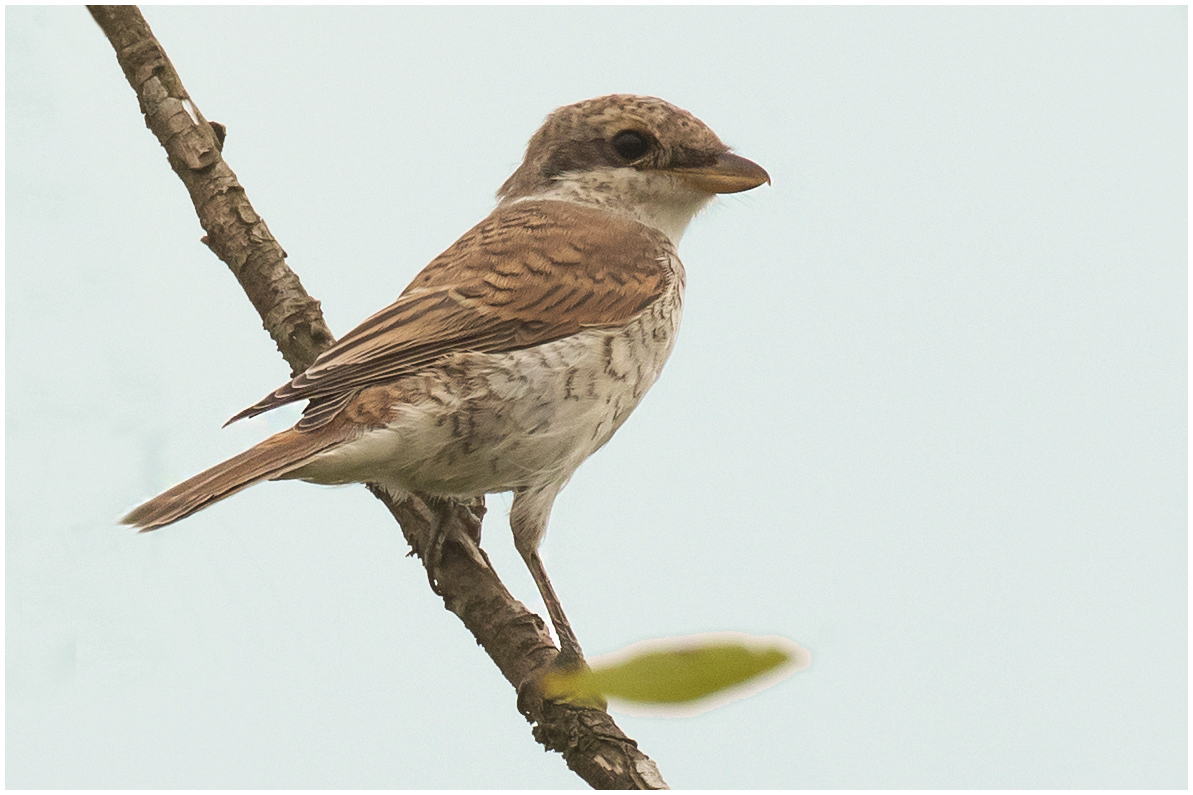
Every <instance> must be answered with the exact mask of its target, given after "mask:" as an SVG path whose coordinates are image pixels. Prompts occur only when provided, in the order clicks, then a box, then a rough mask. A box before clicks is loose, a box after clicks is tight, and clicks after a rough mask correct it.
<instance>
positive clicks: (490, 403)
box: [121, 94, 770, 660]
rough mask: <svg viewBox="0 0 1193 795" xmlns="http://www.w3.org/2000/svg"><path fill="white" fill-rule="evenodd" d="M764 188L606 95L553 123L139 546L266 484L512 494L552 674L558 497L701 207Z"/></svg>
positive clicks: (642, 338) (666, 121) (739, 163)
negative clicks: (491, 200)
mask: <svg viewBox="0 0 1193 795" xmlns="http://www.w3.org/2000/svg"><path fill="white" fill-rule="evenodd" d="M764 183H765V184H770V176H769V174H767V172H766V171H765V170H764V169H763V168H762V167H761V166H759V165H758V164H756V163H754V162H753V161H751V160H748V159H746V158H744V157H742V156H740V155H737V154H734V153H733V152H731V151H730V148H729V147H728V146H727V145H725V144H724V143H722V141H721V139H720V138H718V137H717V135H716V134H715V133H714V132H713V131H712V130H711V129H710V128H709V127H708V126H707V125H706V124H704V123H703V122H701V121H700V120H699V119H697V118H696V117H695V116H693V115H692V114H691V113H689V112H688V111H686V110H683V109H681V108H679V107H677V106H675V105H672V104H671V103H669V102H666V101H664V100H662V99H659V98H657V97H649V96H639V95H634V94H610V95H607V96H602V97H596V98H593V99H588V100H584V101H581V102H577V103H574V104H570V105H565V106H563V107H560V108H558V109H556V110H555V111H553V112H552V113H550V114H549V115H548V116H547V118H546V120H545V121H544V122H543V124H542V126H541V127H540V128H539V129H538V131H537V132H535V133H534V135H533V136H532V137H531V138H530V141H529V143H528V144H527V146H526V151H525V155H524V157H523V159H522V162H521V164H520V165H519V166H518V167H517V168H516V169H515V171H514V172H513V174H512V175H511V176H510V177H509V178H508V179H507V180H506V181H505V182H504V183H503V184H502V185H501V187H500V189H499V190H498V191H497V203H496V206H495V208H494V209H493V211H492V212H491V213H490V214H489V216H488V217H486V218H485V219H484V220H482V221H481V222H480V223H478V224H477V225H476V226H474V227H473V228H472V229H471V230H469V231H468V232H466V233H465V234H464V235H463V236H462V237H461V238H460V239H459V240H457V241H456V242H455V243H453V244H452V245H451V246H450V247H449V248H448V249H447V250H446V251H444V252H443V253H442V254H440V255H439V256H438V257H436V258H435V259H433V260H432V261H431V262H430V264H428V265H427V266H426V267H425V268H423V270H422V271H421V272H420V273H419V274H418V275H417V276H415V277H414V280H413V281H412V282H411V283H410V285H409V286H408V287H406V289H405V290H404V291H403V292H402V293H401V295H399V296H398V298H397V300H396V301H394V302H393V303H392V304H390V305H389V306H387V307H385V308H384V309H382V310H381V311H379V312H377V313H376V314H374V315H372V316H371V317H369V318H367V319H366V320H364V321H363V322H362V323H361V324H360V325H359V326H357V327H356V328H354V329H353V330H352V331H350V332H348V333H347V334H345V335H344V336H343V337H342V338H341V339H340V340H339V341H338V342H336V343H335V344H334V345H332V346H331V347H330V348H328V349H327V350H326V351H325V352H324V353H323V354H322V355H321V356H319V357H318V359H316V360H315V362H314V363H313V364H312V365H311V366H310V367H309V368H308V369H307V370H306V371H304V372H302V373H300V374H298V375H297V376H295V377H294V378H293V379H292V380H291V381H289V382H288V383H286V384H284V385H283V386H281V387H279V388H278V389H276V390H274V391H273V392H272V393H270V394H269V395H267V396H266V397H264V398H263V399H261V400H260V401H258V402H257V403H254V404H253V405H251V406H249V407H248V408H246V409H244V410H243V411H241V412H240V413H238V414H236V415H235V416H234V417H232V418H231V419H230V420H229V421H228V422H229V423H232V422H235V421H237V420H241V419H244V418H247V417H253V416H256V415H258V414H261V413H263V412H266V411H269V410H271V409H274V408H277V407H278V406H282V405H286V404H288V403H293V402H296V401H302V400H305V401H307V405H306V407H305V409H304V411H303V414H302V416H301V418H300V419H299V421H298V422H297V424H296V425H294V427H292V428H290V429H287V430H284V431H281V432H280V433H277V434H274V435H273V436H270V437H269V438H267V439H265V440H264V441H262V442H260V443H258V444H256V445H254V446H253V447H250V448H249V449H248V450H246V451H244V452H243V453H240V454H239V455H236V456H233V457H232V458H230V459H228V460H226V461H224V462H222V463H220V464H217V465H215V466H213V467H211V468H210V469H208V470H206V471H204V472H202V473H200V474H198V475H196V476H194V477H192V478H190V479H189V480H186V481H184V482H182V483H180V484H178V485H177V486H174V487H173V488H171V489H168V490H167V491H165V492H163V493H161V494H160V495H158V496H156V497H154V498H152V499H150V500H149V501H148V502H145V503H144V504H142V505H141V506H139V507H137V508H136V509H134V510H133V511H132V512H130V513H129V514H128V515H127V516H125V517H124V518H123V519H122V520H121V522H122V523H124V524H127V525H132V526H134V527H137V528H140V529H141V530H142V532H144V531H149V530H155V529H157V528H161V527H164V526H166V525H169V524H172V523H174V522H177V521H179V520H181V519H184V518H186V517H187V516H190V515H191V514H193V513H195V512H196V511H200V510H202V509H204V508H206V507H208V506H210V505H212V504H214V503H216V502H218V501H220V500H223V499H225V498H227V497H230V496H232V495H233V494H236V493H237V492H239V491H241V490H243V489H245V488H248V487H249V486H252V485H254V484H257V483H260V482H262V481H266V480H290V479H298V480H303V481H308V482H312V483H317V484H328V485H339V484H346V483H366V484H372V485H374V486H375V487H376V486H379V487H381V488H382V489H384V490H385V491H386V492H388V493H389V494H390V495H391V496H393V497H394V498H395V499H399V500H400V499H403V498H405V497H406V496H407V495H409V494H411V493H418V494H423V495H430V496H431V497H433V498H436V499H442V500H460V501H471V500H473V499H475V498H476V497H478V496H483V495H485V494H491V493H500V492H512V493H513V501H512V503H511V506H510V527H511V530H512V533H513V539H514V546H515V548H516V549H517V551H518V553H519V555H520V556H521V557H522V559H523V561H524V562H525V564H526V566H527V568H528V569H529V571H530V573H531V576H532V577H533V579H534V581H535V584H536V586H537V588H538V590H539V592H540V595H541V596H542V598H543V601H544V604H545V605H546V607H547V610H548V613H549V614H550V617H551V620H552V623H553V624H554V626H555V630H556V635H557V636H558V638H559V644H560V657H567V658H568V659H579V660H582V659H583V653H582V651H581V649H580V645H579V642H578V640H577V639H576V637H575V633H574V632H573V630H572V629H571V626H570V624H569V623H568V621H567V618H566V615H565V614H564V612H563V608H562V605H561V604H560V602H559V599H558V597H557V596H556V594H555V591H554V588H553V587H552V585H551V582H550V579H549V578H548V576H547V573H546V570H545V568H544V567H543V563H542V559H541V557H540V555H539V552H538V549H539V545H540V543H541V541H542V539H543V535H544V533H545V532H546V529H547V522H548V518H549V516H550V513H551V508H552V506H553V504H554V502H555V498H556V496H557V495H558V494H559V492H560V490H561V489H562V488H563V487H564V485H565V484H566V483H567V482H568V480H569V479H570V478H571V477H572V474H573V473H574V472H575V470H576V468H577V467H579V466H580V464H581V463H582V462H583V461H584V460H585V459H587V458H588V457H589V456H590V455H592V454H593V453H594V452H596V451H597V450H598V449H600V448H601V447H602V446H603V445H604V444H605V443H606V442H608V441H609V439H610V438H611V437H612V436H613V434H614V432H615V431H617V429H618V428H619V427H620V426H621V425H622V423H624V422H625V420H626V418H627V417H629V415H630V412H632V411H633V410H634V408H635V407H636V406H637V405H638V403H639V401H640V400H641V399H642V397H643V395H644V394H645V393H646V391H647V390H648V389H649V388H650V387H651V385H653V384H654V383H655V381H656V380H657V379H658V377H659V374H660V373H661V371H662V369H663V365H664V363H665V362H666V360H667V358H668V356H669V355H670V353H671V350H672V347H673V345H674V343H675V337H676V332H677V331H678V328H679V322H680V315H681V312H682V306H683V292H684V285H685V279H686V277H685V271H684V267H683V265H682V263H681V262H680V260H679V256H678V254H677V250H676V247H677V245H678V244H679V241H680V239H681V237H682V236H683V234H684V230H685V229H686V228H687V226H688V223H689V222H690V221H691V220H692V218H693V217H694V216H695V215H697V214H698V213H699V212H700V211H701V210H702V209H703V208H704V207H705V206H706V205H707V204H708V203H709V202H710V201H711V200H712V199H713V198H714V197H715V196H716V195H717V194H725V193H737V192H741V191H746V190H750V189H752V188H756V187H758V186H760V185H762V184H764Z"/></svg>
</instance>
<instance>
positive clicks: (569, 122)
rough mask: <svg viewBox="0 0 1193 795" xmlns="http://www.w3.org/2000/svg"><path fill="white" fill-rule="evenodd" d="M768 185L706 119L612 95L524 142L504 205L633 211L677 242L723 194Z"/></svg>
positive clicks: (565, 112)
mask: <svg viewBox="0 0 1193 795" xmlns="http://www.w3.org/2000/svg"><path fill="white" fill-rule="evenodd" d="M764 182H766V183H769V182H770V176H769V175H768V174H767V173H766V171H765V170H763V168H762V167H761V166H759V165H758V164H756V163H754V162H752V161H750V160H747V159H745V158H744V157H740V156H738V155H735V154H732V153H731V152H730V151H729V147H728V146H726V145H725V144H724V143H722V142H721V139H720V138H718V137H717V134H716V133H714V132H713V131H712V130H711V129H709V128H708V126H707V125H705V124H704V122H702V121H700V120H699V119H697V118H696V117H695V116H693V115H692V114H691V113H688V112H687V111H686V110H683V109H681V108H677V107H676V106H674V105H672V104H671V103H669V102H664V101H663V100H661V99H658V98H656V97H643V96H636V95H633V94H610V95H609V96H604V97H597V98H596V99H588V100H585V101H583V102H577V103H575V104H574V105H565V106H564V107H562V108H559V109H558V110H556V111H555V112H553V113H552V114H551V115H550V116H548V117H547V120H546V121H545V122H544V123H543V126H542V127H540V128H539V130H538V132H536V133H535V134H534V136H533V137H532V138H531V139H530V143H529V144H527V146H526V156H525V157H524V158H523V160H522V165H520V166H519V167H518V169H517V170H516V171H515V172H514V173H513V174H512V175H511V176H510V178H509V179H507V180H506V181H505V184H503V185H502V186H501V189H500V190H499V191H498V192H497V195H498V197H499V198H500V199H501V201H502V203H507V202H513V201H519V200H523V199H558V200H563V201H574V202H578V203H581V204H588V205H593V206H597V207H601V208H603V209H607V210H610V211H612V212H618V213H621V214H625V215H630V216H631V217H634V218H635V219H636V220H638V221H641V222H643V223H646V224H647V225H649V226H653V227H655V228H657V229H660V230H661V231H663V232H664V233H666V234H667V235H668V236H669V237H671V239H672V240H675V241H678V239H679V237H680V236H681V235H682V234H683V230H684V228H686V226H687V224H688V221H690V220H691V218H692V216H694V215H695V214H696V213H697V212H698V211H699V210H700V208H702V207H703V206H704V205H705V204H707V203H708V201H709V200H710V199H712V197H713V196H714V195H716V194H718V193H737V192H739V191H744V190H749V189H751V188H756V187H758V186H759V185H761V184H762V183H764Z"/></svg>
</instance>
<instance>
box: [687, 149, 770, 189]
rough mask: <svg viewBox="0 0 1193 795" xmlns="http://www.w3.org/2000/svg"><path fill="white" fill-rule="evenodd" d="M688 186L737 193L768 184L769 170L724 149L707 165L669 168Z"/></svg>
mask: <svg viewBox="0 0 1193 795" xmlns="http://www.w3.org/2000/svg"><path fill="white" fill-rule="evenodd" d="M667 170H668V171H669V172H671V173H672V174H674V175H675V176H677V177H679V178H680V179H681V180H683V181H684V182H686V183H687V184H688V185H690V186H691V187H693V188H695V189H696V190H699V191H704V192H705V193H740V192H741V191H743V190H750V189H751V188H757V187H758V186H759V185H761V184H762V183H764V182H765V183H766V184H767V185H769V184H770V174H767V173H766V169H764V168H763V167H762V166H760V165H758V164H757V163H755V162H754V161H753V160H746V159H745V158H744V157H740V156H738V155H735V154H732V153H730V152H726V153H724V154H723V155H721V156H720V157H718V158H717V162H715V163H713V164H712V165H711V166H698V167H695V168H688V167H680V168H669V169H667Z"/></svg>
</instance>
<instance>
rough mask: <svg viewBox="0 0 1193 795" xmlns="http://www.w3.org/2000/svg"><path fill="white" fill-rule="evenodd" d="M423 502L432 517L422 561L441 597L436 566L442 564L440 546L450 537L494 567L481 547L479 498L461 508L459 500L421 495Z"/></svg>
mask: <svg viewBox="0 0 1193 795" xmlns="http://www.w3.org/2000/svg"><path fill="white" fill-rule="evenodd" d="M423 501H424V502H425V503H426V504H427V508H428V509H429V510H430V513H431V516H432V519H431V527H430V532H429V538H428V542H427V545H426V550H425V552H424V554H423V563H424V565H425V566H426V568H427V581H428V582H429V583H430V585H431V590H432V591H434V593H435V595H436V596H443V592H442V591H441V590H440V588H439V576H438V575H439V568H440V566H441V565H442V563H443V548H444V546H445V545H446V544H447V541H448V539H449V538H454V539H455V540H456V542H457V543H459V544H460V545H461V546H462V547H463V548H464V549H465V550H466V551H468V552H469V553H470V554H471V555H472V556H473V557H479V558H481V559H482V561H483V563H484V565H486V566H488V567H489V568H493V566H492V564H491V563H489V557H488V555H486V554H485V553H484V550H482V549H481V548H480V539H481V519H480V517H478V516H477V513H476V511H477V510H478V508H479V511H480V513H481V514H482V515H483V513H484V510H485V507H484V502H483V501H481V502H480V503H479V505H477V504H473V505H471V506H468V508H467V509H464V508H463V507H462V506H461V505H460V504H459V503H456V502H454V501H451V500H441V499H436V498H434V497H430V496H423Z"/></svg>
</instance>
